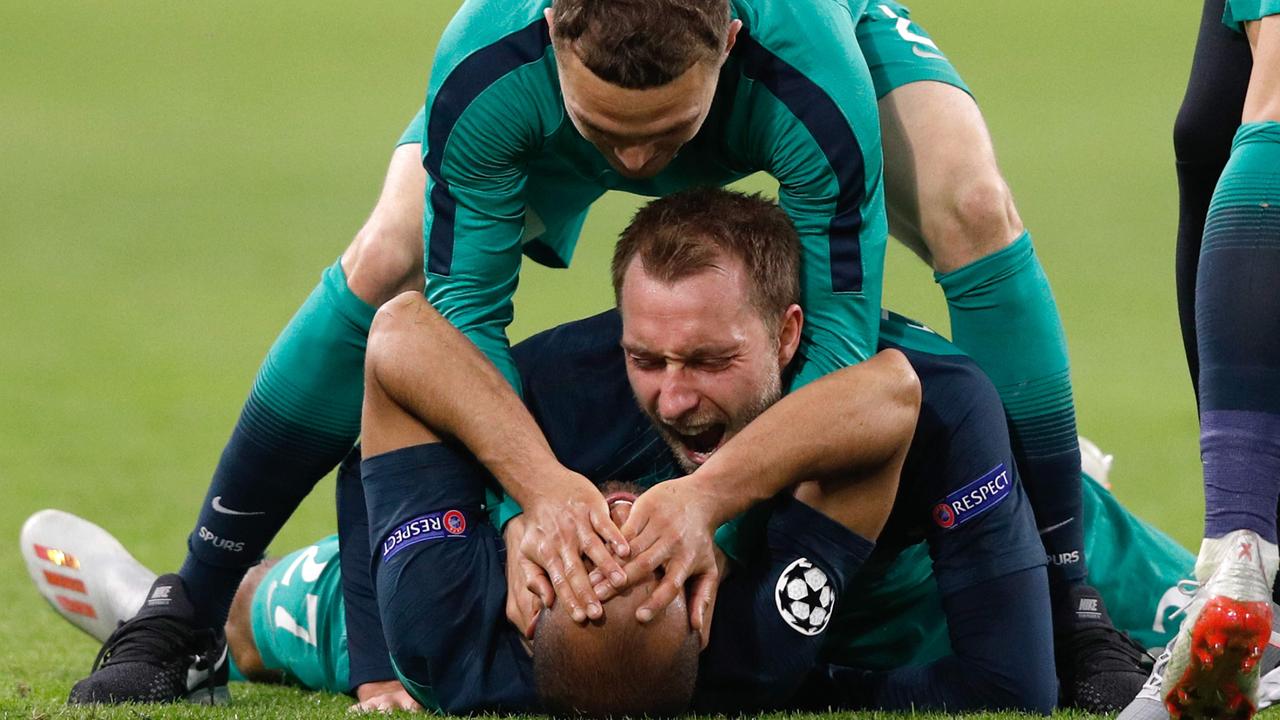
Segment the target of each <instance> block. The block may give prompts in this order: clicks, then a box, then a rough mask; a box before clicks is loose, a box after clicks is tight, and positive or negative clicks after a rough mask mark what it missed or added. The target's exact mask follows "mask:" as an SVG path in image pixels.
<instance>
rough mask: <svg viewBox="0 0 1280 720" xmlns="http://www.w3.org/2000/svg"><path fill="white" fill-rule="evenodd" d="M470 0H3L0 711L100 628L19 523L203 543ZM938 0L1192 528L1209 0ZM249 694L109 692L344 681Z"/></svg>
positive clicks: (320, 511) (523, 311) (918, 305)
mask: <svg viewBox="0 0 1280 720" xmlns="http://www.w3.org/2000/svg"><path fill="white" fill-rule="evenodd" d="M456 5H457V2H456V0H449V1H447V2H446V1H445V0H433V1H432V2H415V3H397V4H391V3H343V4H339V3H318V4H317V3H304V2H297V1H296V0H280V1H279V2H272V3H248V2H240V1H238V0H232V2H224V3H171V2H158V1H156V0H137V1H136V2H130V3H106V2H92V1H82V2H58V3H49V2H33V1H32V0H11V1H10V2H5V3H0V48H3V50H0V58H2V60H0V273H2V274H0V307H3V308H5V309H4V311H3V313H0V490H2V493H0V538H3V539H4V542H5V543H8V545H7V546H5V549H4V551H3V552H0V577H3V578H4V580H5V581H4V582H3V583H2V584H0V717H20V718H39V717H62V716H70V715H73V713H69V712H68V711H66V710H65V709H63V707H62V704H61V703H62V702H63V700H64V698H65V697H66V693H67V690H68V689H69V687H70V685H71V683H72V682H74V680H75V679H76V678H78V677H79V676H81V675H83V674H84V673H85V672H86V671H87V670H88V669H89V665H90V663H91V661H92V660H93V655H94V652H95V651H96V646H95V644H94V643H92V642H91V641H89V640H88V639H87V638H85V637H83V636H81V635H80V634H79V633H78V632H76V631H74V630H73V629H71V628H70V627H69V626H66V625H65V624H64V623H63V622H62V621H60V620H59V619H57V618H56V616H55V615H54V614H53V613H52V612H50V611H49V610H48V608H46V607H44V605H43V604H42V602H41V601H40V600H39V598H38V596H37V595H36V593H35V592H34V591H33V590H32V588H31V587H30V585H29V582H28V580H27V578H26V574H25V572H24V570H23V568H22V564H21V560H20V558H19V555H18V553H17V547H16V541H17V536H18V528H19V526H20V524H21V522H22V521H23V519H24V518H26V517H27V515H29V514H30V513H32V512H34V511H35V510H38V509H40V508H43V507H58V508H63V509H66V510H69V511H73V512H77V513H80V514H82V515H85V516H87V517H89V518H92V519H94V520H96V521H98V522H99V523H101V524H103V525H105V526H106V527H107V528H108V529H110V530H112V531H114V532H115V533H116V534H117V535H118V536H119V537H120V538H121V539H122V540H123V542H124V543H125V544H126V545H127V546H128V547H130V548H132V549H133V550H134V551H135V552H136V554H137V556H138V557H139V558H140V559H141V560H142V561H143V562H145V563H147V564H148V565H150V566H151V567H154V568H158V569H162V570H163V569H169V568H174V567H176V566H177V565H178V563H179V562H180V561H181V558H182V554H183V550H184V538H185V535H186V533H187V532H188V531H189V529H190V524H191V522H192V520H193V518H194V514H195V511H196V509H197V507H198V503H199V502H200V499H201V497H202V496H203V493H204V490H205V487H206V483H207V481H208V478H209V475H210V473H211V471H212V468H213V465H214V463H215V461H216V459H217V456H218V453H219V452H220V450H221V447H222V443H223V442H224V441H225V440H226V437H227V435H228V433H229V432H230V429H231V426H232V424H233V422H234V421H235V418H236V414H237V413H238V412H239V408H240V404H241V402H242V401H243V399H244V397H245V394H246V393H247V391H248V388H249V383H250V380H251V378H252V377H253V373H254V371H255V369H256V367H257V364H258V362H259V361H260V360H261V358H262V356H263V354H264V353H265V351H266V349H267V347H268V345H269V344H270V343H271V341H272V340H273V338H274V337H275V334H276V332H277V331H278V330H279V329H280V328H281V327H282V326H283V323H284V322H285V320H286V319H287V318H288V317H289V315H290V314H291V313H292V312H293V310H294V309H295V308H296V307H297V305H298V304H299V303H300V302H301V300H302V298H303V297H304V296H305V295H306V294H307V293H308V292H309V291H310V289H311V288H312V287H313V286H314V284H315V282H316V280H317V278H318V274H319V272H320V270H321V269H322V268H323V267H325V266H326V265H327V264H329V263H331V262H332V261H333V259H334V258H335V257H336V256H337V255H338V254H339V253H340V252H341V251H342V249H343V248H344V247H345V246H346V244H347V242H348V241H349V239H350V237H351V235H352V234H353V233H354V232H355V230H356V229H357V228H358V227H359V226H360V223H361V222H362V220H363V219H364V217H365V216H366V214H367V212H368V210H369V208H370V207H372V204H373V201H374V199H375V197H376V193H377V191H378V188H379V186H380V182H381V179H382V176H383V172H384V170H385V166H386V161H387V158H388V157H389V151H390V148H391V144H392V141H393V140H394V139H395V138H396V137H397V136H398V134H399V132H400V130H401V129H402V127H403V125H404V124H405V123H406V122H407V121H408V119H409V118H410V116H411V115H412V114H413V112H414V110H415V109H416V107H417V106H418V104H419V103H420V102H421V98H422V93H423V89H424V88H425V83H426V77H427V70H428V67H429V61H430V58H431V54H432V51H433V48H434V45H435V42H436V39H437V37H438V35H439V33H440V30H441V28H442V27H443V26H444V23H445V22H446V20H447V18H448V16H449V15H450V14H451V13H452V11H453V9H454V8H455V7H456ZM912 7H913V10H914V12H915V17H916V18H917V19H919V20H920V21H922V23H923V24H924V26H925V27H926V28H928V29H929V30H930V32H931V33H932V34H933V36H934V37H935V38H936V39H937V41H938V43H939V44H940V46H941V47H942V49H943V50H944V51H946V52H947V53H948V54H949V55H950V57H951V58H952V59H953V61H954V62H955V63H956V65H957V66H958V67H959V68H960V70H961V72H962V73H963V74H964V75H965V77H966V78H967V80H968V81H969V83H970V84H971V86H972V88H973V89H974V91H975V93H976V94H977V95H978V97H979V99H980V101H981V103H982V106H983V109H984V112H985V113H986V116H987V119H988V122H989V124H990V127H991V131H992V134H993V135H994V137H995V141H996V147H997V151H998V152H999V156H1000V161H1001V165H1002V168H1003V170H1004V172H1005V174H1006V176H1007V178H1008V180H1009V182H1010V185H1011V186H1012V188H1013V190H1014V194H1015V196H1016V198H1017V200H1018V205H1019V209H1020V211H1021V214H1022V216H1023V218H1024V220H1025V221H1026V223H1027V226H1028V227H1029V228H1030V229H1031V230H1032V232H1033V234H1034V236H1035V238H1036V242H1037V246H1038V248H1039V252H1040V254H1041V257H1042V259H1043V262H1044V265H1045V266H1046V268H1047V270H1048V272H1049V274H1050V277H1051V278H1052V280H1053V283H1054V287H1055V291H1056V293H1057V297H1058V301H1059V304H1060V306H1061V308H1062V312H1063V316H1064V319H1065V323H1066V327H1067V331H1068V335H1069V338H1070V341H1071V350H1072V356H1073V358H1072V359H1073V366H1074V378H1075V386H1076V390H1077V397H1078V406H1079V414H1080V425H1081V428H1082V429H1083V431H1084V432H1085V433H1086V434H1088V435H1090V436H1091V437H1092V438H1093V439H1095V440H1096V441H1097V442H1098V443H1099V444H1101V445H1102V446H1103V447H1104V448H1105V449H1106V450H1108V451H1109V452H1113V453H1115V455H1116V458H1117V459H1116V469H1115V473H1114V479H1115V482H1116V484H1117V487H1116V492H1117V494H1118V495H1119V496H1120V497H1121V498H1122V499H1123V500H1124V501H1125V502H1126V503H1127V504H1128V505H1129V506H1130V507H1132V508H1133V509H1134V510H1135V511H1137V512H1138V513H1139V514H1140V515H1142V516H1143V517H1145V518H1147V519H1149V520H1152V521H1153V522H1155V523H1156V524H1157V525H1159V526H1161V527H1163V528H1165V529H1166V530H1168V531H1169V532H1171V533H1172V534H1173V535H1174V536H1175V537H1176V538H1177V539H1178V540H1180V541H1181V542H1183V543H1185V544H1187V545H1188V546H1192V544H1193V543H1195V542H1196V541H1197V537H1198V533H1199V530H1200V522H1201V520H1200V517H1201V492H1200V489H1199V478H1198V465H1197V443H1196V424H1195V415H1194V407H1193V402H1192V397H1191V391H1190V386H1189V383H1188V382H1187V375H1186V369H1185V365H1184V361H1183V356H1182V350H1181V345H1180V341H1179V338H1178V330H1177V320H1176V314H1175V310H1174V291H1173V238H1174V224H1175V219H1176V194H1175V188H1174V178H1173V158H1172V149H1171V142H1170V132H1171V127H1172V123H1173V117H1174V113H1175V111H1176V109H1177V106H1178V103H1179V101H1180V98H1181V94H1182V88H1183V85H1184V83H1185V80H1186V74H1187V68H1188V66H1189V62H1190V57H1191V50H1192V43H1193V42H1194V37H1195V24H1196V22H1197V19H1198V14H1199V7H1198V3H1191V2H1184V3H1162V4H1161V7H1160V8H1159V11H1158V12H1155V8H1154V7H1153V6H1151V5H1150V4H1147V3H1112V2H1104V1H1103V0H1083V1H1080V2H1071V3H1042V2H1036V3H1031V2H1027V3H1010V2H1003V1H1001V0H970V1H968V2H964V3H957V2H944V1H943V0H918V2H916V3H914V4H913V6H912ZM746 185H747V186H749V187H760V188H767V187H768V183H766V182H763V181H748V182H747V183H746ZM635 202H636V200H635V199H634V198H631V197H623V196H617V197H614V196H611V197H609V198H607V199H606V200H605V201H604V202H602V203H601V204H600V206H599V207H598V208H597V209H596V210H595V212H594V213H593V215H592V217H591V220H590V222H589V224H588V227H587V230H586V233H585V235H584V238H583V242H582V244H581V247H580V251H579V257H578V258H577V259H576V262H575V265H574V268H573V269H572V270H570V271H568V272H563V271H559V272H551V271H545V270H542V269H540V268H535V267H529V268H528V269H527V270H526V272H525V273H524V275H525V280H524V283H523V285H522V287H521V289H520V293H519V297H518V299H517V308H518V315H517V318H516V323H515V326H514V327H513V330H512V335H513V338H517V339H518V338H520V337H523V336H525V335H528V334H529V333H531V332H533V331H535V330H537V329H540V328H542V327H545V326H547V325H548V324H550V323H553V322H555V321H560V320H565V319H570V318H572V317H577V316H580V315H583V314H585V313H588V312H593V311H596V310H598V309H601V308H603V307H605V306H606V305H607V304H608V302H609V291H608V281H607V273H606V272H605V268H606V259H607V256H608V252H609V250H610V248H611V240H612V237H613V236H614V235H615V233H616V232H617V230H618V229H619V228H620V226H621V225H622V223H623V222H625V219H626V218H627V216H628V214H629V212H630V210H631V209H632V208H633V207H634V205H635ZM887 273H888V281H887V288H888V290H887V294H886V304H888V305H890V306H891V307H894V308H895V309H897V310H900V311H902V312H906V313H908V314H913V315H915V316H916V317H918V318H921V319H923V320H925V321H927V322H930V323H932V324H934V325H935V326H936V327H938V328H940V329H943V330H945V329H946V325H947V323H946V310H945V306H944V305H943V302H942V299H941V293H940V292H939V291H938V290H937V289H936V288H935V287H934V285H933V283H932V281H931V278H930V274H929V272H928V271H927V270H926V269H925V268H924V267H923V266H922V265H921V264H920V263H919V262H917V261H916V260H915V259H914V258H912V257H910V256H909V255H908V254H907V253H906V252H905V251H903V250H902V249H901V248H900V247H895V248H893V249H892V250H891V253H890V259H889V266H888V269H887ZM552 298H554V299H552ZM331 498H332V485H331V484H330V483H329V482H325V483H322V484H321V485H320V486H319V488H318V489H317V491H316V492H315V493H314V494H313V495H312V497H311V498H310V500H308V501H307V503H306V504H305V505H304V506H303V508H302V510H301V511H300V512H299V513H298V515H297V516H296V517H295V519H294V520H293V521H292V522H291V523H290V524H289V526H288V527H287V528H286V529H285V531H284V532H283V533H282V535H281V536H280V538H279V539H278V540H277V542H276V544H275V546H274V548H273V549H274V551H276V552H283V551H287V550H288V549H291V548H294V547H297V546H299V545H300V544H302V543H305V542H307V541H309V540H311V539H313V538H315V537H317V536H319V535H321V534H323V533H325V532H327V531H328V530H329V528H331V527H332V526H333V522H334V520H333V510H332V499H331ZM233 692H234V693H235V695H236V704H235V705H233V706H232V707H231V708H228V709H221V710H217V711H214V712H208V711H203V710H199V709H194V708H156V707H139V708H124V709H112V710H95V711H84V712H83V715H84V716H87V717H97V718H151V717H156V718H159V717H208V716H212V717H262V718H277V717H279V718H284V717H296V716H299V715H302V714H304V713H305V714H310V715H317V716H324V715H332V716H339V715H341V714H342V712H343V709H344V707H345V706H346V701H345V700H344V699H343V698H335V697H322V696H317V695H307V694H303V693H299V692H296V691H293V690H289V689H272V688H241V687H238V688H234V689H233ZM868 717H873V716H872V715H868ZM874 717H882V716H881V715H875V716H874ZM883 717H888V716H883ZM991 717H1002V716H999V715H995V716H991Z"/></svg>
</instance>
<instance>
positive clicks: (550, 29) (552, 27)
mask: <svg viewBox="0 0 1280 720" xmlns="http://www.w3.org/2000/svg"><path fill="white" fill-rule="evenodd" d="M542 17H544V18H546V19H547V33H548V34H549V35H551V37H552V38H554V37H555V36H556V14H555V13H553V12H551V8H547V9H545V10H543V11H542Z"/></svg>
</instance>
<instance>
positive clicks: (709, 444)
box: [674, 423, 725, 463]
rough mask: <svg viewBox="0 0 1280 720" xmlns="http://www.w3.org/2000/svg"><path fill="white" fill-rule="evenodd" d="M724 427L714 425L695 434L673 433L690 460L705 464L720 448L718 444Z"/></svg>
mask: <svg viewBox="0 0 1280 720" xmlns="http://www.w3.org/2000/svg"><path fill="white" fill-rule="evenodd" d="M724 431H725V426H724V424H723V423H716V424H715V425H712V426H710V427H708V428H707V429H705V430H701V431H699V432H696V433H682V432H678V431H674V433H675V436H676V437H677V438H678V439H679V440H680V444H681V445H684V447H685V449H686V450H687V451H688V454H689V456H690V458H691V459H692V460H694V461H695V462H697V463H702V462H705V461H706V459H707V457H709V456H710V455H711V453H713V452H715V450H716V448H718V447H720V443H721V442H722V441H723V440H724Z"/></svg>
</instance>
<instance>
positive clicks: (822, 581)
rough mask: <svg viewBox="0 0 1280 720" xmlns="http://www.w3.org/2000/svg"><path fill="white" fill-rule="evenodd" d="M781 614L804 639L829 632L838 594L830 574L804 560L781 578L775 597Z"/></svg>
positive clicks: (788, 567)
mask: <svg viewBox="0 0 1280 720" xmlns="http://www.w3.org/2000/svg"><path fill="white" fill-rule="evenodd" d="M773 597H774V601H775V602H776V603H777V605H778V614H779V615H781V616H782V619H783V620H784V621H786V623H787V625H790V626H791V629H792V630H795V631H796V632H798V633H800V634H801V635H817V634H818V633H820V632H822V631H823V630H826V629H827V622H828V621H830V620H831V613H832V611H833V610H834V609H835V604H836V591H835V590H834V589H833V588H832V587H831V582H830V581H829V580H828V579H827V574H826V573H824V572H822V571H821V570H819V569H818V568H816V567H814V566H813V563H811V562H809V560H808V559H807V558H800V559H799V560H796V561H795V562H793V563H791V564H790V565H788V566H787V569H786V570H783V571H782V574H781V575H779V576H778V588H777V592H775V593H774V596H773Z"/></svg>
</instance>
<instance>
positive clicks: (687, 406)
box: [658, 368, 698, 424]
mask: <svg viewBox="0 0 1280 720" xmlns="http://www.w3.org/2000/svg"><path fill="white" fill-rule="evenodd" d="M683 375H684V370H683V369H682V368H670V369H668V370H667V373H666V375H665V376H664V377H663V379H662V388H661V389H660V390H659V392H658V417H659V418H661V419H662V421H663V422H666V423H671V424H674V423H676V422H677V421H678V420H680V418H682V417H684V416H685V415H688V414H689V413H691V412H693V411H694V410H695V409H697V407H698V393H697V391H696V390H695V389H694V388H693V386H692V385H691V384H690V383H689V382H688V381H687V379H686V378H684V377H683Z"/></svg>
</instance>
